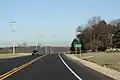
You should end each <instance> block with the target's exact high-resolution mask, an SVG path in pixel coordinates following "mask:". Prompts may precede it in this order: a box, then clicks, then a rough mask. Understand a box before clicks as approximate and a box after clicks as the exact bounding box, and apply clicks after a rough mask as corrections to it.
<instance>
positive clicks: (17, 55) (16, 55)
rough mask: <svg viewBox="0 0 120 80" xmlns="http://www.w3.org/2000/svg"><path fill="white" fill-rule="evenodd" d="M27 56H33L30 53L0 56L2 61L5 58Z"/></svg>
mask: <svg viewBox="0 0 120 80" xmlns="http://www.w3.org/2000/svg"><path fill="white" fill-rule="evenodd" d="M27 55H31V54H30V53H16V54H14V55H13V54H12V53H4V54H0V59H5V58H14V57H20V56H27Z"/></svg>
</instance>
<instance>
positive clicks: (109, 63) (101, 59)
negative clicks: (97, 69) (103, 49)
mask: <svg viewBox="0 0 120 80" xmlns="http://www.w3.org/2000/svg"><path fill="white" fill-rule="evenodd" d="M76 56H77V57H79V58H80V54H77V55H76ZM88 56H93V57H88ZM87 57H88V58H87ZM81 58H82V59H84V60H88V61H91V62H94V63H97V64H99V65H101V66H106V67H109V68H112V69H115V70H117V71H120V53H113V54H112V53H85V54H82V57H81Z"/></svg>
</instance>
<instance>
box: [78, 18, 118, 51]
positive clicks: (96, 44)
mask: <svg viewBox="0 0 120 80" xmlns="http://www.w3.org/2000/svg"><path fill="white" fill-rule="evenodd" d="M76 31H77V32H80V34H79V35H77V36H76V37H77V38H78V39H79V40H80V43H82V45H83V48H84V49H87V50H99V49H100V48H103V50H105V49H107V48H120V19H116V20H112V21H110V22H107V21H106V20H103V19H101V17H100V16H94V17H92V18H91V19H90V20H88V23H87V24H86V25H84V26H83V25H82V26H78V28H77V30H76Z"/></svg>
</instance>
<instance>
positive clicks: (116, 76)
mask: <svg viewBox="0 0 120 80" xmlns="http://www.w3.org/2000/svg"><path fill="white" fill-rule="evenodd" d="M65 56H66V57H68V58H70V59H72V60H75V61H76V62H78V63H82V64H83V65H85V66H87V67H89V68H91V69H93V70H95V71H98V72H100V73H102V74H104V75H106V76H109V77H111V78H114V79H116V80H119V79H120V72H117V71H115V70H112V69H109V68H107V67H102V66H100V65H98V64H95V63H92V62H89V61H85V60H82V59H80V58H77V57H76V56H75V55H74V54H65Z"/></svg>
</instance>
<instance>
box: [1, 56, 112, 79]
mask: <svg viewBox="0 0 120 80" xmlns="http://www.w3.org/2000/svg"><path fill="white" fill-rule="evenodd" d="M42 56H43V57H41V56H37V57H34V56H33V57H34V58H33V59H31V60H33V61H34V62H33V63H32V64H30V65H26V66H25V67H24V68H22V69H20V70H18V71H16V72H15V73H14V74H12V75H10V76H8V77H6V78H5V80H113V79H111V78H109V77H107V76H105V75H102V74H100V73H98V72H95V71H94V70H91V69H89V68H87V67H85V66H83V65H82V64H81V65H79V64H77V63H76V62H74V61H72V60H70V59H68V58H67V57H65V56H64V55H63V54H60V55H59V54H48V55H45V56H44V55H42ZM27 61H28V60H27ZM18 62H20V61H19V60H18ZM21 62H22V61H21ZM29 62H30V60H29V61H28V62H26V63H29ZM12 64H14V63H12V62H11V65H12ZM11 65H10V66H11ZM21 65H22V64H21ZM3 69H4V68H3Z"/></svg>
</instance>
